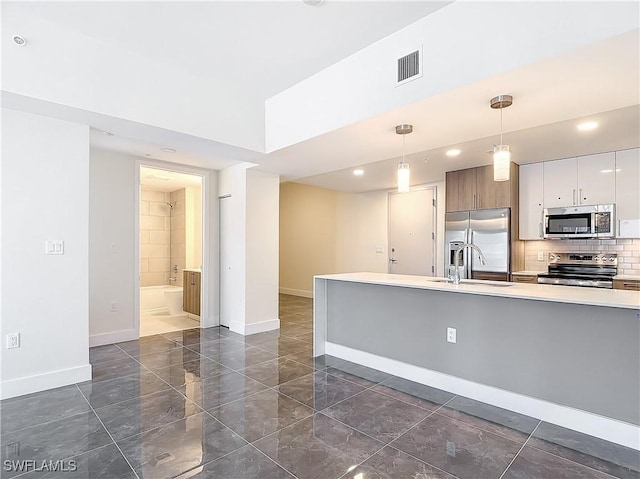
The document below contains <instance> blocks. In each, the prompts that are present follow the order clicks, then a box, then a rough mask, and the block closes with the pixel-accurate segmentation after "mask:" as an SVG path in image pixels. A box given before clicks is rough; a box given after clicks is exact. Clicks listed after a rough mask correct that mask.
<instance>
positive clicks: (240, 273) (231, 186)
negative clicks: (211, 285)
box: [218, 164, 248, 334]
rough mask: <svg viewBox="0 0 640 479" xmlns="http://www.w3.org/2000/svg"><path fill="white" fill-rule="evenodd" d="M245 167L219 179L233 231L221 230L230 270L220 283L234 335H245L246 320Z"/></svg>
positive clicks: (223, 173)
mask: <svg viewBox="0 0 640 479" xmlns="http://www.w3.org/2000/svg"><path fill="white" fill-rule="evenodd" d="M247 166H248V165H246V164H240V165H236V166H232V167H230V168H225V169H224V170H221V171H220V173H219V176H218V195H219V196H226V195H230V197H229V198H226V199H224V200H222V201H224V202H225V207H226V208H227V209H226V212H227V213H228V220H229V225H230V227H229V228H228V229H227V228H221V230H220V236H221V243H222V244H223V245H227V246H228V248H227V249H221V250H220V254H221V255H224V256H225V262H226V264H227V265H228V266H229V267H230V269H227V270H226V271H221V272H220V281H224V282H225V291H226V292H227V294H226V296H223V297H221V298H220V304H221V308H223V310H224V311H225V312H226V314H227V315H228V317H227V318H223V319H224V320H225V322H226V324H228V325H229V328H230V329H231V330H232V331H235V332H239V333H241V334H242V333H243V331H244V318H245V287H246V286H245V250H246V236H247V232H246V224H247V223H246V189H247V184H246V177H247V176H246V175H247V171H246V170H247Z"/></svg>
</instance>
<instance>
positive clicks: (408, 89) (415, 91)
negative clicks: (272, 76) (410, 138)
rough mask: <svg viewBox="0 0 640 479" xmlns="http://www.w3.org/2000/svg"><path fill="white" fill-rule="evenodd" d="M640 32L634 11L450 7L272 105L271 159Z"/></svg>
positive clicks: (602, 6)
mask: <svg viewBox="0 0 640 479" xmlns="http://www.w3.org/2000/svg"><path fill="white" fill-rule="evenodd" d="M568 19H571V21H569V20H568ZM489 25H499V26H500V27H499V28H490V27H489ZM637 25H638V7H637V3H636V2H468V1H467V2H453V3H451V4H450V5H447V6H446V7H444V8H442V9H440V10H438V11H436V12H434V13H432V14H431V15H428V16H426V17H424V18H421V19H420V20H418V21H416V22H414V23H413V24H411V25H409V26H407V27H406V28H403V29H401V30H399V31H397V32H395V33H393V34H391V35H389V36H387V37H385V38H383V39H382V40H380V41H378V42H375V43H373V44H371V45H369V46H368V47H366V48H364V49H362V50H360V51H359V52H357V53H355V54H353V55H351V56H350V57H347V58H345V59H344V60H342V61H340V62H338V63H336V64H334V65H331V66H330V67H328V68H326V69H325V70H322V71H321V72H318V73H316V74H315V75H312V76H311V77H309V78H307V79H306V80H303V81H302V82H300V83H298V84H296V85H294V86H292V87H291V88H289V89H287V90H285V91H283V92H281V93H279V94H277V95H275V96H273V97H272V98H269V99H268V100H267V101H266V103H265V110H266V120H265V126H266V137H265V144H266V152H267V153H269V152H272V151H275V150H278V149H280V148H284V147H286V146H290V145H293V144H296V143H298V142H300V141H304V140H307V139H309V138H314V137H316V136H319V135H322V134H324V133H327V132H330V131H333V130H337V129H338V128H342V127H344V126H347V125H351V124H354V123H357V122H358V121H362V120H364V119H367V118H370V117H373V116H376V115H379V114H381V113H384V112H387V111H390V110H393V109H395V108H399V107H402V106H405V105H408V104H410V103H413V102H416V101H418V100H422V99H424V98H429V97H433V96H436V95H439V94H442V93H444V92H449V91H452V90H455V89H456V88H458V87H462V86H464V85H470V84H473V83H476V82H479V81H481V80H485V79H489V78H491V77H494V76H496V75H499V74H501V73H504V72H508V71H512V70H515V69H517V68H519V67H522V66H524V65H529V64H534V63H537V62H540V61H542V60H544V59H545V58H549V57H552V56H555V55H560V54H562V53H565V52H568V51H571V50H572V49H575V48H578V47H580V46H584V45H588V44H590V43H594V42H596V41H599V40H603V39H606V38H608V37H612V36H614V35H618V34H622V33H624V32H627V31H630V30H634V29H637V28H638V27H637ZM420 46H422V47H423V59H424V62H423V65H424V68H423V70H424V76H423V77H422V78H419V79H415V80H413V81H411V82H409V83H407V84H405V85H403V86H402V87H399V88H396V83H395V82H396V64H397V63H396V61H397V59H398V58H400V57H402V56H404V55H406V54H408V53H411V52H413V51H415V50H416V49H417V48H419V47H420ZM493 94H496V93H495V91H491V92H487V94H486V95H483V96H482V98H485V97H486V98H490V97H491V95H493ZM345 105H348V108H346V107H345ZM481 136H482V135H481ZM454 141H455V140H454ZM444 144H447V143H444Z"/></svg>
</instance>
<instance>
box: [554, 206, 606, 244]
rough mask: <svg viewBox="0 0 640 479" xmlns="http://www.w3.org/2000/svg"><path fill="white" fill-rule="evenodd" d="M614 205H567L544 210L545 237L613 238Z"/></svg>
mask: <svg viewBox="0 0 640 479" xmlns="http://www.w3.org/2000/svg"><path fill="white" fill-rule="evenodd" d="M615 210H616V207H615V205H591V206H568V207H566V208H546V209H545V210H544V237H545V238H560V239H571V238H613V237H615V224H616V219H615Z"/></svg>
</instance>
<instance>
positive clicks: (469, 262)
mask: <svg viewBox="0 0 640 479" xmlns="http://www.w3.org/2000/svg"><path fill="white" fill-rule="evenodd" d="M467 243H473V230H472V229H471V228H469V229H468V231H467ZM464 254H465V263H464V267H465V270H466V271H467V279H472V277H471V274H472V273H473V250H472V249H471V248H465V250H464Z"/></svg>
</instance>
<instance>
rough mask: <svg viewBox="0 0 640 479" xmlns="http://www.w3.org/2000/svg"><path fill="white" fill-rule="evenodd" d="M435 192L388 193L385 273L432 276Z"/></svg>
mask: <svg viewBox="0 0 640 479" xmlns="http://www.w3.org/2000/svg"><path fill="white" fill-rule="evenodd" d="M434 200H435V188H425V189H422V190H414V191H410V192H408V193H389V273H396V274H416V275H422V276H435V261H436V258H435V255H436V235H435V224H436V223H435V219H436V215H435V210H436V208H435V201H434Z"/></svg>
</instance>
